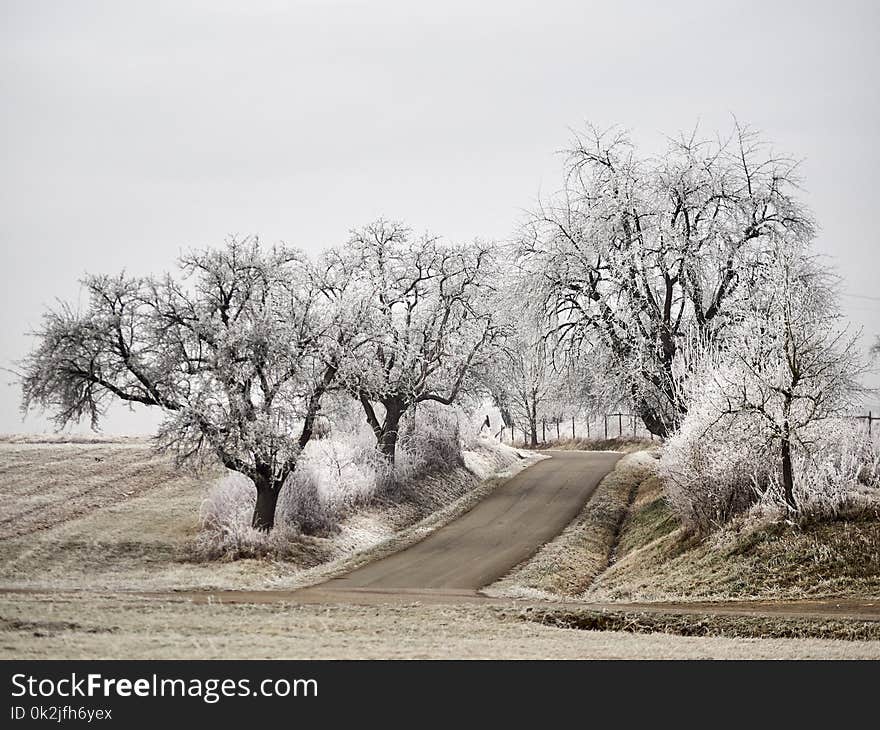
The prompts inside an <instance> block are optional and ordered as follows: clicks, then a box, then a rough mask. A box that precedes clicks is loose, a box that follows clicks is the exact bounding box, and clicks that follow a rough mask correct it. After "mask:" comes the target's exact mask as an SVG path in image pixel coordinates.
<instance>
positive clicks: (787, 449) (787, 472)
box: [782, 427, 797, 512]
mask: <svg viewBox="0 0 880 730" xmlns="http://www.w3.org/2000/svg"><path fill="white" fill-rule="evenodd" d="M782 488H783V490H784V491H785V504H786V505H788V508H789V509H790V510H791V511H792V512H796V511H797V503H796V502H795V501H794V469H793V468H792V464H791V439H790V438H789V435H788V428H787V427H786V428H785V429H784V435H783V437H782Z"/></svg>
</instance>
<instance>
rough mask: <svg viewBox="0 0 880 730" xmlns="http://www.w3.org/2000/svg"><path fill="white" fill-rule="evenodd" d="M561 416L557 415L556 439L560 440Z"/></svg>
mask: <svg viewBox="0 0 880 730" xmlns="http://www.w3.org/2000/svg"><path fill="white" fill-rule="evenodd" d="M559 421H560V418H559V416H556V440H557V441H559Z"/></svg>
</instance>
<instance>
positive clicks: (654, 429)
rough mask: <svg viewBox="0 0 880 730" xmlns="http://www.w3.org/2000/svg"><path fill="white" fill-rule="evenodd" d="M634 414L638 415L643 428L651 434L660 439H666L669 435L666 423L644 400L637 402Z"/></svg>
mask: <svg viewBox="0 0 880 730" xmlns="http://www.w3.org/2000/svg"><path fill="white" fill-rule="evenodd" d="M636 412H637V413H638V414H639V418H641V419H642V421H643V422H644V424H645V428H647V429H648V431H650V432H651V433H652V434H654V435H655V436H658V437H660V438H666V437H667V436H668V435H669V430H670V429H669V425H668V424H667V423H666V420H665V419H664V418H663V416H662V414H660V413H658V411H657V409H656V408H654V407H653V406H652V405H650V404H649V403H647V402H646V401H645V400H643V399H642V400H639V401H637V403H636Z"/></svg>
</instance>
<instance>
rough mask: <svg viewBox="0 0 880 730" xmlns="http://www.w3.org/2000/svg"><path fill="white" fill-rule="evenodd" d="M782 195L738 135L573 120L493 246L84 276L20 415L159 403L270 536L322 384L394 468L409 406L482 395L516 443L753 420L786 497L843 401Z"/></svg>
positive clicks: (793, 181) (182, 453)
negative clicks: (553, 164) (523, 214)
mask: <svg viewBox="0 0 880 730" xmlns="http://www.w3.org/2000/svg"><path fill="white" fill-rule="evenodd" d="M796 187H797V177H796V164H795V163H794V162H793V161H792V160H790V159H788V158H785V157H781V156H778V155H776V154H774V153H773V152H772V150H771V149H770V147H769V146H768V145H766V144H764V143H762V142H761V141H760V139H759V138H758V137H757V136H756V135H755V134H754V133H753V132H751V131H750V130H748V129H745V128H742V127H740V126H736V127H735V129H734V132H733V133H732V134H731V135H730V136H729V137H728V138H726V139H721V138H717V139H700V138H698V137H697V136H696V135H695V134H694V135H690V136H686V137H680V138H678V139H675V140H671V141H670V142H669V145H668V147H667V149H666V150H665V151H664V152H663V153H662V154H660V155H656V156H640V155H639V154H638V151H637V150H636V148H635V146H634V145H633V143H632V142H631V141H630V139H629V138H628V137H627V136H626V135H625V134H622V133H620V132H618V131H614V130H612V131H609V132H599V131H597V130H595V129H590V130H588V132H587V133H586V134H585V135H582V136H579V137H577V138H576V139H575V140H574V143H573V144H572V146H571V149H570V150H569V152H568V155H567V159H566V166H565V176H564V184H563V187H562V190H561V191H560V192H559V193H558V194H556V195H554V196H551V197H550V198H549V199H547V200H544V201H542V202H541V204H540V205H539V207H538V209H537V210H536V211H535V212H534V214H532V215H531V216H529V218H528V220H527V221H526V224H525V225H524V227H523V229H522V231H521V233H520V235H519V236H518V237H517V238H516V240H514V241H511V242H508V243H507V244H505V245H503V246H497V245H486V244H480V243H474V244H471V245H464V246H460V245H451V244H448V243H445V242H443V241H442V240H440V239H438V238H435V237H431V236H427V235H426V236H421V237H419V236H415V235H414V234H413V233H412V231H410V230H409V229H408V228H406V227H404V226H403V225H401V224H398V223H394V222H390V221H385V220H380V221H377V222H376V223H374V224H372V225H369V226H367V227H366V228H363V229H361V230H358V231H355V232H353V234H352V236H351V238H350V239H349V240H348V241H347V242H346V243H345V244H344V245H342V246H339V247H337V248H334V249H331V250H329V251H326V252H324V253H323V254H322V255H321V256H319V257H318V258H317V259H316V260H310V259H309V258H307V257H306V256H305V255H304V254H302V253H301V252H299V251H297V250H295V249H291V248H289V247H285V246H275V247H271V248H264V247H262V246H261V245H260V244H259V242H258V241H257V240H256V239H245V240H232V241H230V242H228V244H227V245H226V247H225V248H223V249H221V250H215V251H211V250H209V251H203V252H197V253H192V254H188V255H186V256H184V257H183V258H182V259H181V261H180V266H179V271H178V272H177V275H175V276H171V275H166V276H164V277H158V278H154V277H146V278H136V277H127V276H125V275H119V276H115V277H108V276H93V277H89V278H87V279H86V281H85V286H86V288H87V290H88V292H89V303H88V306H87V307H86V308H85V310H84V311H76V310H74V309H72V308H70V307H67V306H62V307H61V308H60V309H58V310H56V311H52V312H50V313H48V314H47V315H46V317H45V320H44V322H43V326H42V329H41V330H40V331H39V332H38V333H37V346H36V348H35V349H34V351H33V352H32V353H31V355H30V356H29V358H28V359H27V360H26V361H25V363H24V365H23V374H22V381H23V393H24V407H25V409H27V408H30V407H33V406H39V407H43V408H47V409H50V410H52V411H53V412H54V413H55V414H56V421H57V423H58V425H59V426H64V425H66V424H67V423H69V422H71V421H77V420H79V419H81V418H83V417H88V418H90V419H91V422H92V424H93V426H95V427H97V425H98V422H99V420H100V417H101V415H102V414H103V413H104V411H105V409H106V407H107V405H108V403H109V402H110V401H111V400H112V399H121V400H123V401H127V402H130V403H140V404H143V405H147V406H152V407H157V408H161V409H163V410H164V411H165V413H166V415H167V418H166V419H165V421H164V423H163V425H162V427H161V430H160V434H159V441H160V444H161V445H162V446H163V447H164V448H166V449H170V450H172V451H173V452H174V453H175V454H176V456H177V457H178V459H179V460H180V461H181V462H193V461H195V462H198V461H200V460H202V459H204V458H206V457H208V456H210V457H211V458H217V459H219V460H220V461H221V462H222V463H223V464H224V465H225V466H226V467H228V468H229V469H233V470H235V471H238V472H240V473H242V474H244V475H245V476H247V477H248V478H250V479H251V480H252V481H253V482H254V485H255V487H256V490H257V503H256V508H255V512H254V517H253V524H254V526H255V527H258V528H261V529H269V528H271V527H272V525H273V521H274V511H275V504H276V501H277V497H278V493H279V491H280V489H281V486H282V485H283V484H284V482H285V480H286V479H287V477H288V476H289V475H290V473H291V472H292V471H293V470H294V469H295V468H296V463H297V459H298V457H299V454H300V453H301V452H302V450H303V449H304V448H305V446H306V445H307V444H308V442H309V440H310V439H311V438H312V435H313V432H314V428H315V423H316V418H317V417H318V415H319V413H320V410H321V401H322V398H323V397H324V395H325V394H326V393H327V392H328V391H330V390H341V391H345V392H347V393H349V394H350V395H351V397H352V398H354V399H355V400H356V401H357V402H358V403H359V404H360V407H361V408H362V409H363V413H364V418H365V419H366V421H367V423H368V424H369V426H370V428H371V429H372V431H373V433H374V435H375V438H376V444H377V449H378V450H379V452H380V453H381V454H383V455H384V456H385V458H387V459H388V460H389V461H392V462H393V460H394V457H395V449H396V444H397V440H398V436H399V433H400V425H401V422H402V419H403V418H404V416H405V415H406V414H408V413H411V412H412V410H413V409H414V408H416V407H417V406H418V404H419V403H424V402H429V401H430V402H435V403H440V404H445V405H451V404H453V403H456V402H458V401H459V400H460V399H461V397H462V396H463V395H465V394H471V395H478V396H479V395H482V396H488V397H491V398H492V400H494V402H495V403H496V405H497V406H498V407H499V409H500V410H501V413H502V415H503V418H504V421H505V423H506V425H512V424H514V423H516V425H518V426H519V427H521V428H522V427H525V428H527V429H528V431H529V434H530V438H531V441H532V443H537V434H538V423H539V422H540V419H541V417H550V418H551V419H552V417H553V416H554V414H558V413H561V412H568V413H570V412H572V410H573V409H578V408H584V409H589V408H590V407H591V406H595V404H596V403H597V402H604V403H609V404H611V403H614V402H620V401H622V400H623V401H627V402H628V404H629V405H631V406H632V407H633V408H634V409H635V411H636V412H637V413H638V414H639V415H640V416H641V418H642V420H643V421H644V423H645V425H646V427H647V428H648V429H649V430H650V431H651V432H652V433H654V434H656V435H658V436H661V437H664V436H667V435H669V434H670V433H672V432H674V431H676V430H677V429H679V428H680V427H681V425H682V423H683V422H684V420H685V419H686V417H687V414H688V412H689V409H690V408H691V406H692V404H693V403H694V402H695V401H697V400H700V399H703V400H705V399H708V398H717V399H720V400H719V401H718V404H717V409H716V410H717V412H718V415H719V418H721V417H722V416H723V417H726V418H729V417H732V416H733V415H734V414H739V415H743V416H744V415H746V414H747V415H748V416H749V417H755V418H757V419H759V420H762V421H763V423H764V424H765V426H766V427H767V430H766V433H767V434H768V436H767V438H768V443H769V444H771V445H772V446H773V447H774V448H776V449H777V450H778V453H779V454H780V463H781V469H782V474H783V481H784V483H785V497H786V500H787V501H788V503H789V504H790V505H791V506H792V507H793V506H794V504H795V503H794V496H793V492H792V482H793V479H792V476H791V469H792V466H791V464H792V459H791V450H792V448H793V446H796V445H798V444H800V445H801V446H806V443H805V441H804V439H805V438H806V437H805V436H804V434H805V433H806V428H807V426H808V425H809V424H810V423H812V422H814V421H816V420H817V419H822V418H826V417H828V416H830V415H832V414H834V413H836V412H839V410H840V409H841V408H843V407H846V406H847V405H848V404H849V396H850V395H851V394H852V393H854V392H855V390H856V377H857V375H858V369H859V368H858V362H857V357H856V354H855V349H854V344H853V342H852V340H851V339H848V338H846V337H845V335H842V334H841V333H840V332H839V327H838V320H839V312H838V310H837V309H836V305H835V298H834V293H833V286H832V283H831V282H830V280H829V278H828V277H827V276H826V275H824V274H823V273H822V267H821V266H820V265H819V263H818V262H817V261H816V260H815V259H814V258H812V257H811V256H810V254H809V242H810V239H811V238H812V235H813V223H812V220H811V217H810V215H809V212H808V211H807V210H806V208H805V207H804V206H803V205H802V204H801V203H800V202H798V200H797V198H796V196H795V191H796Z"/></svg>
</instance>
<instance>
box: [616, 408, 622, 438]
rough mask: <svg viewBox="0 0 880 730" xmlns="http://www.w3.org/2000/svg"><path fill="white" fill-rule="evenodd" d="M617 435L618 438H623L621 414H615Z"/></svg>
mask: <svg viewBox="0 0 880 730" xmlns="http://www.w3.org/2000/svg"><path fill="white" fill-rule="evenodd" d="M617 435H618V437H620V438H623V414H622V413H618V414H617Z"/></svg>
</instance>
